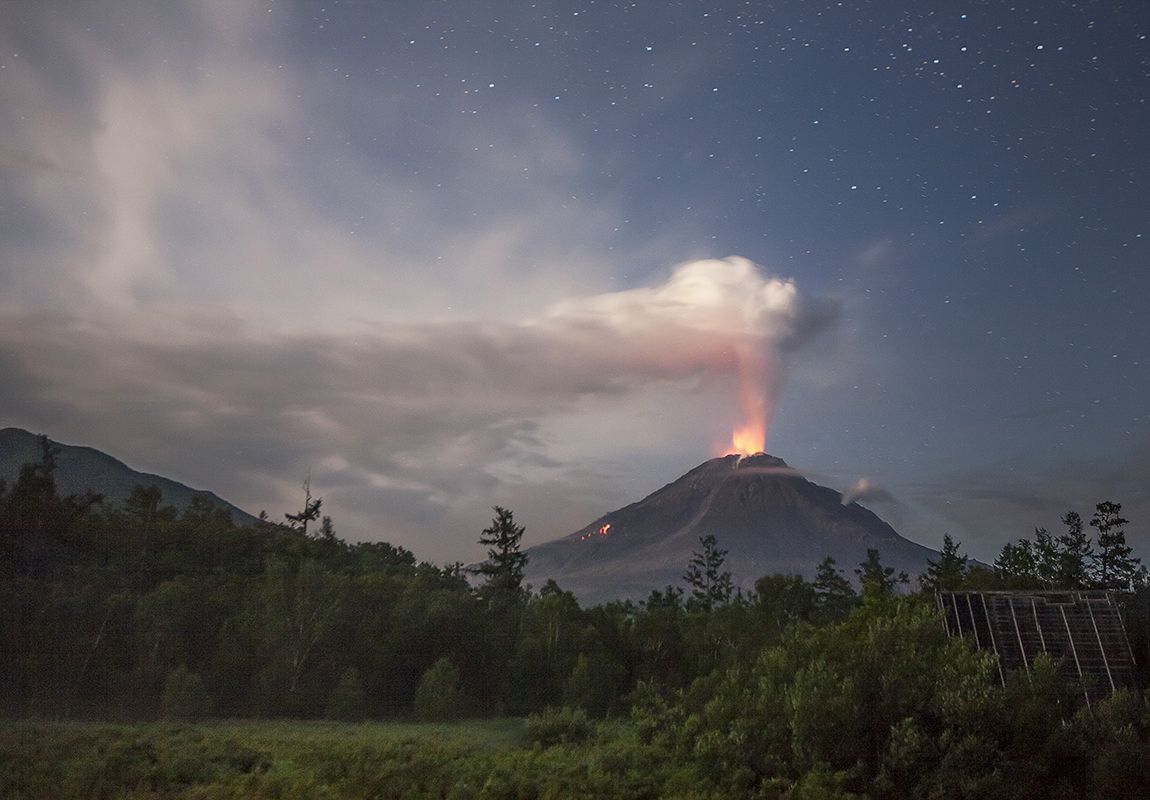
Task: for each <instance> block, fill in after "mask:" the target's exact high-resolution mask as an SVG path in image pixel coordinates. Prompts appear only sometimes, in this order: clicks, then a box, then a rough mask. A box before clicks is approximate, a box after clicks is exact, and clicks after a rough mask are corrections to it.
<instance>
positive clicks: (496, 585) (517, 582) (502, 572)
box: [476, 506, 527, 600]
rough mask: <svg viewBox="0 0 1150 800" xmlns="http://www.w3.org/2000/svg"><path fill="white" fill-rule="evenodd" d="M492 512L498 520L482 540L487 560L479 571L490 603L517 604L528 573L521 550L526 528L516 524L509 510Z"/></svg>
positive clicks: (501, 509) (482, 534)
mask: <svg viewBox="0 0 1150 800" xmlns="http://www.w3.org/2000/svg"><path fill="white" fill-rule="evenodd" d="M493 510H494V511H495V518H494V519H492V520H491V525H490V526H489V527H487V528H484V529H483V532H482V533H481V534H480V536H479V543H480V544H482V545H486V547H487V560H486V561H484V562H483V563H482V564H480V565H479V567H478V568H477V570H476V571H477V572H478V573H479V574H480V575H483V576H484V577H485V578H486V579H487V580H486V582H485V583H484V585H483V592H484V593H485V594H486V595H487V597H488V599H489V600H518V599H520V598H521V597H522V594H523V576H524V573H525V571H526V569H527V554H526V553H523V552H521V551H520V550H519V542H520V540H521V539H522V538H523V532H524V530H525V528H524V527H523V526H522V525H516V524H515V515H514V514H513V513H512V512H511V511H510V510H509V509H506V508H503V507H502V506H495V507H494V508H493Z"/></svg>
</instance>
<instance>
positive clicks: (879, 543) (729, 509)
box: [527, 431, 937, 602]
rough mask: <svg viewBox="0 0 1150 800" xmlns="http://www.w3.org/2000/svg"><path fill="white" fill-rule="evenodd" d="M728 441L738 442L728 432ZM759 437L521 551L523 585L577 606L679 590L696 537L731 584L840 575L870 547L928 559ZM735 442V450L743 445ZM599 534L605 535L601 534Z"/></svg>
mask: <svg viewBox="0 0 1150 800" xmlns="http://www.w3.org/2000/svg"><path fill="white" fill-rule="evenodd" d="M736 436H738V434H736ZM761 436H762V433H761V431H756V432H753V435H752V437H751V438H750V439H742V438H738V439H736V440H735V442H734V445H735V447H736V448H738V449H739V450H740V453H738V454H731V455H725V456H722V457H720V458H714V459H711V460H710V461H706V462H704V463H702V464H700V465H699V466H697V467H695V468H694V469H693V470H691V471H690V472H688V473H687V474H686V475H684V476H683V477H681V478H679V479H678V480H676V481H674V482H673V483H669V484H667V485H666V486H664V487H663V488H662V489H659V490H658V491H656V492H654V493H653V494H651V495H649V496H647V497H646V498H644V499H642V500H640V501H639V502H637V503H632V504H631V505H629V506H626V507H624V508H620V509H618V510H616V511H613V512H611V513H609V514H605V515H603V516H602V517H600V518H599V519H597V520H595V521H594V522H592V523H591V524H589V525H587V526H586V527H584V528H581V529H580V530H578V531H576V532H575V533H572V534H571V535H569V536H566V537H564V538H562V539H558V540H556V541H553V542H548V543H546V544H542V545H539V546H537V547H533V548H531V549H530V551H529V561H528V565H527V571H528V579H529V580H530V581H531V582H532V583H533V584H535V585H536V586H540V585H542V584H543V582H544V581H546V580H547V579H548V578H553V579H555V580H556V581H557V582H558V583H559V585H560V586H561V587H563V588H564V589H569V590H571V591H573V592H575V594H576V595H577V596H578V597H579V598H580V599H581V600H583V601H585V602H600V601H606V600H612V599H621V598H630V599H644V598H645V597H646V596H647V595H648V594H650V592H651V591H652V590H654V589H662V588H663V587H664V586H666V585H667V584H673V585H676V586H680V585H681V584H682V580H681V578H682V574H683V570H684V568H685V566H686V564H687V561H688V560H689V559H690V557H691V553H692V551H694V550H696V549H698V547H699V538H700V537H702V536H706V535H707V534H714V535H715V536H716V537H717V538H718V540H719V545H720V546H721V547H722V548H723V549H726V550H727V551H728V553H727V560H726V568H727V569H729V570H730V571H731V573H732V576H733V577H734V579H735V581H736V583H737V584H739V585H741V586H743V587H744V588H748V589H749V588H750V587H751V586H753V584H754V582H755V580H756V579H758V578H759V577H761V576H763V575H768V574H774V573H782V574H791V575H796V574H797V575H804V576H806V577H808V578H810V577H813V575H814V572H815V568H816V567H817V566H818V564H819V562H820V561H822V560H823V559H824V558H825V557H827V556H831V557H832V558H834V559H835V561H836V562H837V563H838V566H839V568H840V569H841V570H842V571H843V573H844V574H845V575H846V576H848V577H852V575H853V572H852V571H853V569H854V567H855V566H857V565H858V563H859V562H860V561H862V560H863V559H864V558H865V557H866V551H867V549H868V548H871V547H873V548H876V549H878V551H879V553H880V554H881V556H882V560H883V563H884V564H886V565H888V566H892V567H894V568H895V569H898V570H906V571H907V572H908V573H909V574H911V575H912V576H913V575H917V574H920V573H922V572H923V571H924V570H925V569H926V561H927V559H928V558H933V557H937V553H935V551H933V550H930V549H928V548H926V547H923V546H921V545H918V544H915V543H914V542H911V541H909V540H907V539H904V538H903V537H902V536H899V534H898V533H896V532H895V531H894V529H893V528H891V526H890V525H888V524H887V523H886V522H884V521H883V520H881V519H879V518H878V517H877V516H876V515H875V514H874V513H872V512H871V511H869V510H867V509H865V508H863V507H862V506H860V505H858V504H857V503H848V504H846V505H844V504H843V496H842V494H840V493H839V492H836V491H835V490H834V489H828V488H827V487H825V486H819V485H817V484H814V483H812V482H810V481H808V480H807V479H806V478H804V477H803V476H802V475H801V474H799V473H798V472H797V471H796V470H794V469H791V468H790V467H789V466H787V464H786V462H784V461H783V460H782V459H780V458H775V457H774V456H770V455H767V454H765V453H762V452H754V453H746V452H743V451H744V449H752V448H756V447H757V448H758V449H759V450H761V449H762V447H761V445H762V438H761ZM744 443H745V444H744ZM608 532H609V534H610V535H607V534H608Z"/></svg>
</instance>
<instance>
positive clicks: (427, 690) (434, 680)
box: [415, 658, 460, 721]
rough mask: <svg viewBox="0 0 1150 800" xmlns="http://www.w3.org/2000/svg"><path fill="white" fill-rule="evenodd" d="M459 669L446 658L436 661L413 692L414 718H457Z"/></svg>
mask: <svg viewBox="0 0 1150 800" xmlns="http://www.w3.org/2000/svg"><path fill="white" fill-rule="evenodd" d="M459 700H460V698H459V668H458V667H456V666H455V665H454V664H452V663H451V661H450V660H448V659H446V658H441V659H439V660H438V661H436V662H435V663H434V664H432V665H431V667H429V668H428V670H427V672H425V673H423V677H422V678H420V679H419V686H418V687H417V688H416V690H415V716H417V717H419V718H420V719H422V720H432V721H434V720H445V719H452V718H453V717H457V716H459Z"/></svg>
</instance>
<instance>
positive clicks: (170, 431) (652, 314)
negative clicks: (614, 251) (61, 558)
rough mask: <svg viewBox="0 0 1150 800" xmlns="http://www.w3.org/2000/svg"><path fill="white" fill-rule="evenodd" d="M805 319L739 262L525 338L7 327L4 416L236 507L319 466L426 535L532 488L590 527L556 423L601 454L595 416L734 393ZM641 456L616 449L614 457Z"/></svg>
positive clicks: (455, 328) (795, 299)
mask: <svg viewBox="0 0 1150 800" xmlns="http://www.w3.org/2000/svg"><path fill="white" fill-rule="evenodd" d="M805 308H806V306H805V305H804V303H803V302H801V300H800V296H799V293H798V290H797V288H796V287H795V285H794V283H793V282H791V281H786V280H781V279H778V278H767V277H764V276H763V275H762V274H761V273H760V271H759V270H758V269H757V268H756V267H755V266H754V265H753V264H751V263H750V262H748V261H746V260H745V259H740V258H730V259H722V260H710V261H700V262H691V263H687V264H683V265H680V266H679V267H677V268H675V269H674V270H673V271H672V273H671V275H670V277H669V278H668V279H667V280H666V281H664V282H663V283H661V284H658V285H655V286H652V287H646V288H642V289H633V290H626V291H622V292H616V293H608V294H601V295H594V296H589V297H586V298H581V299H572V300H568V301H565V302H563V303H560V304H557V305H555V306H554V307H552V308H550V309H547V310H545V311H544V312H543V313H542V314H540V315H539V316H537V317H535V318H533V319H530V320H528V321H525V322H522V323H500V322H495V323H489V322H467V323H422V324H415V323H408V324H398V323H393V324H380V325H377V326H376V327H375V328H374V329H373V330H372V331H370V332H367V333H360V334H356V335H354V336H352V335H345V334H338V335H337V334H330V333H327V334H321V333H298V334H297V333H290V334H288V333H269V332H267V331H265V330H262V329H253V328H251V327H250V326H247V325H245V324H243V323H240V322H237V321H235V320H230V321H229V320H226V319H215V320H197V319H195V318H190V317H189V318H184V319H171V318H166V319H155V318H145V317H142V316H136V317H133V318H132V319H131V321H129V322H125V321H115V322H93V321H83V320H80V319H77V318H64V317H58V316H46V315H22V316H15V315H8V316H6V317H5V318H4V330H5V331H6V333H5V335H4V336H3V337H0V360H3V361H4V362H6V363H11V364H12V366H13V369H12V371H11V373H10V374H12V375H13V376H14V377H17V382H16V383H10V385H9V386H8V388H7V390H6V395H5V402H6V404H7V406H8V408H7V412H8V413H9V414H15V416H18V417H20V418H22V419H26V420H30V421H32V422H34V423H35V425H36V426H37V427H38V429H43V430H46V431H48V432H49V433H50V434H53V435H56V436H62V434H60V433H58V432H57V431H59V430H60V429H61V426H66V429H67V430H71V431H75V432H76V434H75V435H79V436H83V435H84V433H85V432H88V431H100V432H102V437H101V440H100V441H99V442H90V443H92V444H97V445H100V444H103V445H104V446H106V447H107V448H108V449H111V450H113V451H116V450H118V449H127V450H128V451H130V452H137V453H146V454H148V457H149V458H150V459H154V461H153V464H167V465H173V466H175V467H177V468H179V465H181V464H182V463H186V464H188V465H189V466H187V467H186V469H187V472H185V473H181V474H180V475H177V477H189V475H188V473H195V474H198V475H212V476H214V481H213V485H212V486H211V487H210V488H213V489H216V490H217V491H219V492H220V493H221V494H224V495H238V496H234V497H233V498H232V499H234V500H236V501H240V500H241V499H249V498H257V497H258V498H263V500H261V502H263V503H273V502H274V503H279V504H280V505H281V506H284V505H286V504H289V503H290V502H291V497H292V496H293V493H294V492H295V491H296V488H295V487H296V484H297V483H298V480H299V476H300V475H302V474H304V473H305V472H306V471H307V470H309V469H310V470H312V472H313V480H314V485H315V486H316V487H317V490H319V491H323V487H324V485H325V482H326V483H327V484H328V485H331V486H334V487H338V489H337V490H336V492H337V494H342V495H344V496H346V498H347V501H348V503H349V504H350V505H353V506H356V507H362V508H375V507H377V506H378V501H377V500H369V499H366V498H367V497H368V496H369V495H373V494H375V495H379V496H386V497H390V498H391V503H392V504H393V508H394V509H395V510H396V514H397V516H398V517H399V518H401V519H402V520H405V521H406V524H409V525H410V527H409V528H408V533H409V534H410V535H415V532H416V529H417V528H418V525H417V524H416V521H417V520H418V519H420V518H423V519H424V520H425V522H426V521H430V522H431V523H432V524H434V522H435V521H436V520H443V521H450V520H452V519H453V518H454V515H457V514H461V513H463V512H464V509H474V508H477V507H478V508H486V507H487V506H488V505H489V504H490V503H492V502H497V501H500V498H501V497H503V495H504V494H512V495H516V494H518V495H521V496H526V495H527V494H529V493H530V492H529V491H528V487H533V488H531V490H530V491H534V492H535V494H536V495H538V494H539V492H538V491H536V490H538V489H540V488H541V487H547V486H549V487H551V488H552V490H553V491H552V492H551V495H552V501H551V502H555V498H561V497H563V496H565V495H568V494H571V493H572V492H574V491H575V488H576V487H581V488H580V489H579V491H581V492H583V495H582V498H581V500H580V502H579V503H577V504H575V505H577V506H578V507H580V508H585V509H587V510H586V512H585V513H591V510H590V508H588V506H587V504H588V503H590V502H593V501H594V500H595V499H596V498H598V497H604V498H605V497H606V496H608V495H610V494H611V493H610V491H609V490H608V486H607V484H606V483H605V482H604V481H602V479H601V478H600V477H597V476H595V475H594V474H589V473H587V472H585V471H584V470H582V469H581V468H580V467H579V465H578V464H572V463H565V462H563V461H559V460H556V459H555V458H554V457H553V456H551V455H549V443H548V442H547V441H545V440H544V439H543V438H541V437H540V426H541V425H542V424H543V423H545V422H546V421H547V420H548V419H550V418H556V417H564V416H565V415H566V416H569V417H571V418H572V419H573V421H572V422H570V423H569V426H573V427H574V429H575V430H582V433H581V436H582V437H583V438H591V439H595V438H596V437H597V436H599V435H601V434H597V432H596V429H597V428H598V425H597V422H596V420H595V419H594V418H589V417H587V416H586V415H585V411H584V409H582V408H581V405H582V404H583V403H584V401H586V400H597V401H600V402H604V403H606V404H607V405H608V408H609V407H610V406H612V405H616V406H617V405H618V404H620V403H624V402H626V401H627V399H628V398H629V397H632V396H636V395H640V394H642V393H643V392H644V391H652V390H654V391H663V390H665V391H667V392H671V393H674V392H681V391H684V390H690V388H691V387H692V386H694V385H697V383H698V382H699V381H703V382H704V383H709V384H713V383H722V382H730V381H732V380H733V378H734V377H735V375H736V374H737V371H738V369H739V359H738V357H737V355H736V351H737V349H738V348H740V347H754V348H757V349H760V350H761V351H762V352H764V353H768V354H769V353H771V352H773V351H776V350H779V349H781V348H784V347H787V346H790V345H792V344H793V343H794V342H795V339H796V337H800V336H805V335H809V332H810V323H809V321H808V320H807V318H806V315H807V313H808V312H806V311H805ZM659 387H663V389H660V388H659ZM85 438H87V437H85ZM84 443H89V442H84ZM643 444H644V443H643V442H642V441H640V440H638V439H635V440H632V441H627V440H626V438H625V437H624V438H622V439H620V437H619V436H618V434H617V433H616V434H612V435H611V436H609V437H606V438H604V439H603V440H602V442H601V448H602V451H603V452H604V453H610V452H612V451H615V450H618V449H620V448H623V449H626V448H631V449H638V448H641V447H642V446H643ZM201 482H202V481H201ZM517 487H518V488H517ZM588 487H594V490H593V491H590V492H588V491H586V490H587V488H588ZM615 499H618V498H615ZM560 505H562V504H561V503H560ZM566 505H567V506H569V507H572V509H573V508H574V507H573V506H572V504H571V503H570V501H568V502H567V503H566ZM329 507H331V508H332V510H333V512H335V513H338V504H337V503H331V504H330V505H329ZM601 511H602V508H599V509H597V510H596V511H595V512H594V513H601ZM540 512H542V509H540ZM572 513H573V511H572ZM577 524H581V522H580V523H577ZM577 524H576V523H575V522H574V521H573V520H572V527H577ZM350 532H351V533H352V534H354V535H356V536H364V535H369V533H368V531H367V530H365V529H364V528H363V526H356V529H354V530H352V531H350ZM561 532H563V531H562V530H559V531H557V533H561Z"/></svg>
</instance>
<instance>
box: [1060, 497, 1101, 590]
mask: <svg viewBox="0 0 1150 800" xmlns="http://www.w3.org/2000/svg"><path fill="white" fill-rule="evenodd" d="M1062 524H1063V525H1065V526H1066V533H1064V534H1062V535H1061V536H1059V537H1058V538H1057V539H1056V540H1055V545H1056V550H1057V552H1056V555H1055V559H1056V564H1057V568H1056V581H1055V583H1056V588H1059V589H1083V588H1085V587H1086V586H1087V585H1088V584H1089V583H1090V564H1091V561H1092V560H1093V558H1094V550H1093V548H1092V547H1091V546H1090V537H1089V536H1087V535H1086V534H1085V532H1084V531H1083V526H1082V517H1081V516H1080V515H1079V514H1078V512H1077V511H1067V512H1066V514H1065V516H1063V517H1062Z"/></svg>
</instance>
